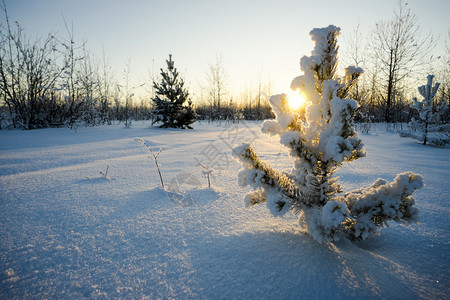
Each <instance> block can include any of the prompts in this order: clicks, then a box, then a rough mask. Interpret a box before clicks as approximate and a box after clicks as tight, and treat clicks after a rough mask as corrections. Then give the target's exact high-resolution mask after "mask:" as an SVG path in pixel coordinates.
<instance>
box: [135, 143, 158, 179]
mask: <svg viewBox="0 0 450 300" xmlns="http://www.w3.org/2000/svg"><path fill="white" fill-rule="evenodd" d="M136 140H137V141H138V142H139V143H140V144H142V145H144V146H145V147H146V148H147V149H148V151H150V153H151V154H152V155H151V156H150V155H149V156H148V158H150V159H151V160H153V162H154V163H155V166H156V169H157V170H158V175H159V180H160V181H161V187H162V188H164V181H163V178H162V175H161V169H160V168H161V165H160V164H159V163H158V155H159V154H160V153H161V151H162V148H160V149H159V151H158V152H157V153H155V152H153V151H152V149H151V148H150V146H149V145H147V143H146V142H145V141H144V140H143V139H142V138H137V139H136Z"/></svg>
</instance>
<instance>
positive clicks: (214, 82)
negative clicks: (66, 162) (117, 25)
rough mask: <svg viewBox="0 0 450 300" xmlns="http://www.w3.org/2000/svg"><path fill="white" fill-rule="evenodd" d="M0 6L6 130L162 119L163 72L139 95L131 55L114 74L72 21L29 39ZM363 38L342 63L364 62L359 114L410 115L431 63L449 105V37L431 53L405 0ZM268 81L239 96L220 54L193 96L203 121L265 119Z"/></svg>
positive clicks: (0, 84)
mask: <svg viewBox="0 0 450 300" xmlns="http://www.w3.org/2000/svg"><path fill="white" fill-rule="evenodd" d="M0 9H1V13H2V21H1V26H0V129H2V128H23V129H35V128H45V127H60V126H67V127H69V128H74V127H77V126H96V125H100V124H112V123H113V122H117V121H118V122H123V123H124V124H125V125H126V126H129V124H130V123H131V122H132V121H135V120H153V121H155V119H157V114H156V113H155V111H156V109H155V99H156V98H157V97H156V93H155V83H156V82H158V81H159V80H160V78H150V80H149V81H150V84H146V85H145V87H147V88H146V92H147V96H146V97H141V98H137V97H136V96H135V90H136V88H138V87H141V86H142V85H144V84H142V85H141V86H138V87H136V86H132V85H131V84H130V80H129V78H130V74H131V68H130V61H128V63H127V64H126V66H125V68H124V70H123V72H122V78H121V80H117V79H116V78H115V77H114V74H113V70H112V68H111V66H109V65H108V63H107V61H106V59H105V58H104V57H105V56H104V55H103V59H102V60H98V59H96V58H95V57H94V55H93V54H92V53H91V52H90V51H89V50H88V48H87V45H86V43H81V44H79V43H77V42H76V41H75V40H74V34H73V28H72V27H71V26H69V25H68V24H67V23H66V24H65V25H66V29H67V30H66V31H67V32H66V35H65V36H60V35H56V34H53V33H49V34H48V35H46V36H45V37H41V38H36V39H34V40H33V39H30V38H29V37H28V36H27V35H26V34H25V33H24V30H23V28H22V27H21V26H20V24H19V23H18V22H14V23H12V22H11V20H10V19H9V16H8V12H7V8H6V5H5V3H4V2H3V4H2V5H1V8H0ZM449 38H450V32H449ZM364 40H365V39H363V37H362V34H361V32H360V31H359V28H358V27H357V28H356V29H355V31H354V33H353V35H352V36H351V38H350V39H349V40H348V49H347V51H346V53H344V55H343V56H345V58H346V61H345V63H346V64H351V65H354V66H355V67H362V68H363V69H364V75H363V76H362V78H361V80H360V81H359V83H358V85H357V86H356V87H355V89H354V90H353V91H352V93H351V94H350V95H349V96H348V97H349V98H351V99H354V100H356V101H357V102H358V104H359V109H358V110H357V112H356V115H355V120H356V121H357V122H359V123H372V122H386V123H389V124H396V123H405V122H409V121H410V120H411V119H412V118H413V117H415V116H416V115H417V111H416V110H415V109H413V108H411V104H412V103H413V101H412V98H413V97H414V96H415V95H416V94H415V93H416V92H415V91H416V88H415V87H416V86H417V82H418V81H417V82H414V80H415V78H416V77H417V80H423V79H422V78H424V77H426V75H427V74H426V73H430V72H429V71H430V68H429V66H430V64H431V63H434V64H436V65H438V68H437V69H436V72H435V74H433V75H435V78H436V80H437V81H439V82H440V83H441V87H440V89H439V92H438V94H437V95H436V97H435V98H434V102H433V104H432V105H433V108H437V107H439V106H440V105H441V104H442V103H443V102H444V101H447V105H449V103H450V45H446V48H445V53H442V54H441V56H439V57H436V58H432V57H431V58H430V57H429V53H430V51H431V50H432V49H433V47H434V46H435V45H436V42H435V41H434V40H433V37H432V36H431V35H428V36H425V37H422V35H421V34H420V26H419V24H418V20H417V17H416V16H415V15H413V14H412V13H411V11H410V10H409V9H407V3H406V4H405V3H403V2H401V1H400V2H399V7H398V10H397V11H396V12H395V14H394V17H393V18H391V19H389V20H386V21H380V22H378V23H377V24H376V25H375V27H374V29H373V32H372V33H371V35H370V37H369V38H368V39H366V40H367V42H366V44H363V41H364ZM427 68H428V69H427ZM412 75H417V76H416V77H414V76H412ZM270 85H271V84H270V82H268V83H263V82H262V80H261V79H260V80H259V81H258V82H257V83H256V84H255V85H254V87H251V88H249V89H248V90H246V91H243V92H242V93H241V94H240V95H239V96H238V97H237V98H236V97H234V98H233V97H231V96H230V93H229V92H228V90H227V88H228V86H227V75H226V70H225V66H224V64H223V61H222V57H221V56H219V55H218V56H217V57H216V60H215V62H214V63H213V64H209V66H208V70H207V72H206V79H205V81H204V83H202V85H201V86H200V88H199V91H198V92H197V93H195V94H194V97H192V95H193V93H190V95H191V96H190V97H191V98H190V99H189V101H191V103H192V104H191V106H192V109H193V111H195V118H196V119H198V120H208V121H214V120H224V121H228V122H239V120H264V119H268V118H273V117H274V115H273V112H272V110H271V107H270V105H269V101H268V98H269V96H270V95H271V90H270ZM192 98H194V99H192ZM448 117H449V116H448V113H447V115H446V116H443V120H446V122H448Z"/></svg>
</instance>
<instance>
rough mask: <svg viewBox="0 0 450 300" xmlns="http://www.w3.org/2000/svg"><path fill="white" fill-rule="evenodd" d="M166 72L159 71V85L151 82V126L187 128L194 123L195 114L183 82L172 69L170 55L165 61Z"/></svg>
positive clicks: (173, 68)
mask: <svg viewBox="0 0 450 300" xmlns="http://www.w3.org/2000/svg"><path fill="white" fill-rule="evenodd" d="M166 63H167V70H163V69H161V76H162V79H161V83H157V82H153V86H154V88H155V94H156V95H155V97H154V98H153V99H152V100H153V103H154V106H155V108H154V110H153V111H152V113H153V115H154V119H153V124H155V123H161V125H160V126H159V127H161V128H168V127H172V128H183V129H186V128H189V129H192V127H191V126H190V124H192V123H194V122H195V112H194V109H193V106H192V101H191V100H190V99H189V92H188V91H187V89H185V88H184V81H183V79H181V78H180V76H179V73H178V71H177V69H176V68H175V67H174V61H173V60H172V54H169V60H166Z"/></svg>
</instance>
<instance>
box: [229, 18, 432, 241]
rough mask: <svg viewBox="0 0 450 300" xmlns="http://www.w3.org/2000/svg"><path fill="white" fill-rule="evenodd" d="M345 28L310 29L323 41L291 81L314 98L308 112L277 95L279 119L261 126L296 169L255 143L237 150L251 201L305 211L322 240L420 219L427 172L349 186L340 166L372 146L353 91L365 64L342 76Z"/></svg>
mask: <svg viewBox="0 0 450 300" xmlns="http://www.w3.org/2000/svg"><path fill="white" fill-rule="evenodd" d="M339 32H340V29H339V28H337V27H335V26H332V25H330V26H329V27H327V28H316V29H313V30H312V31H311V33H310V36H311V39H312V40H313V41H314V42H315V47H314V49H313V51H312V52H311V56H304V57H302V59H301V60H300V67H301V70H302V71H303V73H304V74H303V75H302V76H299V77H297V78H295V79H294V80H293V81H292V83H291V88H293V89H295V90H297V91H298V92H301V93H302V94H303V95H305V96H306V97H307V98H308V101H309V104H308V106H307V107H306V113H305V115H304V116H300V115H299V114H298V113H296V112H295V111H294V109H292V108H290V106H289V99H288V97H287V95H286V94H281V95H274V96H272V97H271V98H270V100H269V102H270V105H271V106H272V110H273V112H274V113H275V116H276V119H275V120H267V121H265V122H264V123H263V126H262V129H261V131H262V133H265V134H268V135H271V136H272V135H278V136H279V137H280V143H281V144H282V145H284V146H285V147H286V148H288V150H289V154H290V156H291V157H292V158H293V159H294V167H293V169H292V171H291V172H290V173H288V172H281V171H278V170H275V169H273V168H272V167H270V166H269V165H268V164H266V163H264V162H263V161H262V160H261V159H260V158H259V157H258V155H257V154H256V152H255V151H254V150H253V148H252V147H251V145H250V144H248V143H242V144H240V145H237V146H235V148H234V149H233V152H232V155H233V156H234V157H235V158H236V159H237V160H239V161H240V162H241V164H242V169H241V171H240V172H239V174H238V182H239V184H240V185H241V186H251V187H252V188H253V189H254V191H252V192H250V193H248V194H247V195H246V196H245V197H244V201H245V205H246V206H247V207H249V206H253V205H256V204H260V203H266V206H267V208H268V209H269V210H270V212H271V213H272V214H273V215H274V216H282V215H284V214H285V213H286V212H287V211H289V210H291V211H293V212H294V213H297V214H299V223H300V224H301V226H303V227H304V228H305V229H306V230H307V232H308V233H309V234H310V235H311V236H312V237H313V238H314V239H315V240H316V241H318V242H323V241H324V240H325V241H333V240H337V239H338V238H339V236H340V235H345V236H347V237H349V238H353V239H366V238H367V237H369V236H370V235H372V234H374V233H376V232H377V229H378V228H380V227H383V225H385V224H386V222H387V221H390V220H394V221H398V222H412V221H416V220H417V210H416V209H415V207H413V205H414V203H415V201H414V199H413V198H412V197H411V194H412V193H413V192H414V191H415V190H416V189H419V188H421V187H422V186H423V185H424V184H423V178H422V177H421V176H420V175H417V174H413V173H403V174H399V175H398V176H397V177H396V178H395V180H394V181H393V182H391V183H387V182H386V181H384V180H382V179H379V180H377V181H376V182H375V183H374V184H372V185H371V186H370V187H368V188H365V189H360V190H356V191H352V192H350V193H346V194H343V193H342V188H341V186H340V185H339V183H338V181H337V178H336V177H335V176H334V174H335V172H336V171H337V169H338V168H339V167H340V166H341V165H342V164H343V163H344V162H350V161H353V160H356V159H359V158H362V157H364V156H365V154H366V153H365V151H364V149H363V143H362V141H361V140H360V138H359V137H358V134H357V132H356V130H355V129H354V124H353V115H354V113H355V111H356V109H357V108H358V105H357V102H356V101H354V100H351V99H346V98H345V97H346V96H347V94H348V92H349V91H350V90H351V88H352V87H353V86H354V85H355V83H356V82H357V80H358V78H359V76H360V75H361V74H362V69H360V68H356V67H353V66H351V67H348V68H346V69H345V75H344V77H342V78H340V77H338V75H337V73H336V72H337V52H338V46H337V37H338V35H339Z"/></svg>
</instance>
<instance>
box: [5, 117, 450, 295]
mask: <svg viewBox="0 0 450 300" xmlns="http://www.w3.org/2000/svg"><path fill="white" fill-rule="evenodd" d="M194 127H195V129H194V130H174V129H164V130H162V129H157V128H152V127H150V126H149V125H148V124H144V123H140V122H136V123H134V124H133V127H132V128H130V129H126V128H123V125H115V126H104V127H96V128H79V129H78V130H77V131H73V130H68V129H64V128H61V129H45V130H33V131H18V130H17V131H5V130H2V131H0V298H1V299H8V298H18V299H23V298H59V299H67V298H83V297H86V298H124V299H132V298H150V299H155V298H176V299H192V298H195V299H197V298H200V299H236V298H237V299H315V298H329V299H348V298H357V299H361V298H365V299H367V298H395V299H415V298H428V299H439V298H441V299H448V297H449V295H450V221H449V215H450V204H449V200H450V196H449V195H450V147H433V146H422V145H420V144H418V143H417V142H416V141H414V140H411V139H401V138H399V137H398V135H396V134H392V133H388V132H386V131H384V130H383V129H382V128H379V129H378V130H373V131H372V134H370V135H362V139H363V141H364V143H365V145H366V150H367V152H368V156H367V157H366V158H363V159H360V160H357V161H355V162H353V163H350V164H346V165H344V166H343V167H342V169H341V170H340V171H339V176H340V180H341V183H342V184H343V186H344V188H345V190H351V189H354V188H359V187H363V186H367V185H369V184H371V183H372V182H373V181H375V180H376V179H377V178H378V177H383V178H385V179H387V180H392V179H393V178H394V177H395V175H396V174H397V173H400V172H404V171H413V172H416V173H419V174H421V175H423V176H424V178H425V180H426V187H425V188H423V189H421V190H419V191H416V192H415V194H414V196H415V198H416V200H417V207H418V208H419V210H420V215H421V223H420V224H414V225H412V226H409V227H406V226H403V225H399V224H395V223H391V224H390V225H391V226H390V227H389V228H385V229H382V230H381V235H380V236H376V237H373V238H371V239H369V240H367V241H364V242H350V241H347V240H341V241H339V242H335V243H324V244H318V243H317V242H315V241H314V240H313V239H312V238H311V237H310V236H308V235H305V234H304V233H303V232H301V231H300V230H299V228H298V226H297V225H296V224H297V222H296V217H295V216H293V215H292V214H288V215H287V217H284V218H273V217H272V216H271V215H270V212H269V211H268V210H267V209H266V208H265V207H263V206H257V207H254V208H250V209H246V208H244V204H243V200H242V197H243V195H244V194H245V193H246V192H247V191H248V190H246V189H243V188H240V187H239V186H238V184H237V178H236V175H237V172H238V169H239V164H238V162H236V161H234V160H232V159H231V157H230V152H231V147H232V146H233V145H234V144H236V143H238V142H240V141H242V140H243V139H247V140H253V143H254V145H255V150H256V152H257V153H259V154H261V156H262V158H263V159H264V160H265V161H268V162H271V164H272V165H273V166H275V167H277V168H278V169H283V168H289V167H290V166H291V160H290V159H289V158H288V157H287V155H286V154H285V151H283V149H281V147H280V144H279V142H278V141H277V140H276V139H274V138H269V137H267V136H261V135H260V134H259V128H260V123H245V124H240V125H239V126H238V127H236V125H231V126H229V127H225V126H224V124H221V125H219V124H205V123H202V124H198V123H197V124H194ZM136 138H142V139H144V140H145V141H146V142H147V144H148V145H149V146H150V147H151V148H152V150H156V151H158V150H159V149H160V148H161V149H162V152H161V153H160V155H159V157H158V159H159V162H160V164H161V173H162V176H163V179H164V183H165V185H166V188H165V189H162V188H161V187H160V180H159V176H158V173H157V170H156V168H155V165H154V163H153V161H152V160H151V159H149V158H148V155H149V153H148V151H147V150H146V149H145V147H143V146H142V145H141V144H139V143H138V142H137V141H136ZM197 161H201V162H202V163H203V164H205V165H207V166H209V167H212V168H215V171H214V172H213V175H214V176H213V177H212V183H211V184H212V187H211V188H208V187H207V180H206V178H204V176H203V175H202V172H201V171H202V168H201V167H200V166H199V165H198V163H197ZM107 168H108V174H107V176H106V177H104V176H103V175H101V174H100V172H103V173H105V172H106V170H107Z"/></svg>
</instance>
